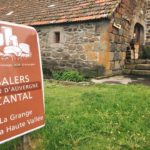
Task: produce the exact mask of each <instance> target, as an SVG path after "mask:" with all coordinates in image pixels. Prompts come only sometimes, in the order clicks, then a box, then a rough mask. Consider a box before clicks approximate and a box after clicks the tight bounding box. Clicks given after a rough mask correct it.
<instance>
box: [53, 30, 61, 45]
mask: <svg viewBox="0 0 150 150" xmlns="http://www.w3.org/2000/svg"><path fill="white" fill-rule="evenodd" d="M54 42H55V43H60V32H55V33H54Z"/></svg>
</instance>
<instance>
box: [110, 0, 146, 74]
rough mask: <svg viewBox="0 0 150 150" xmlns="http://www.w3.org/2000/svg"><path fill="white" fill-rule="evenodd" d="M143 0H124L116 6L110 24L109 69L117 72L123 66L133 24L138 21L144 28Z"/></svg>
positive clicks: (132, 32)
mask: <svg viewBox="0 0 150 150" xmlns="http://www.w3.org/2000/svg"><path fill="white" fill-rule="evenodd" d="M145 10H146V2H145V0H124V1H122V3H121V4H120V6H119V7H118V8H117V10H116V12H115V13H114V15H113V18H112V20H111V24H110V27H109V28H110V29H111V30H110V41H111V52H110V53H111V55H110V56H111V57H110V61H111V68H110V69H111V70H112V72H113V73H118V72H120V70H121V69H122V68H123V67H124V64H125V58H126V50H127V47H130V41H131V39H132V38H133V34H134V26H135V24H136V23H139V24H141V25H142V26H143V28H145V21H144V19H145Z"/></svg>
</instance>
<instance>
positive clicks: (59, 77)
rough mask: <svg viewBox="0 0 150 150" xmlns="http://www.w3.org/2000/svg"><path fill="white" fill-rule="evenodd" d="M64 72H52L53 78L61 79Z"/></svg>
mask: <svg viewBox="0 0 150 150" xmlns="http://www.w3.org/2000/svg"><path fill="white" fill-rule="evenodd" d="M62 74H63V72H61V71H53V72H52V78H53V79H55V80H61V77H62Z"/></svg>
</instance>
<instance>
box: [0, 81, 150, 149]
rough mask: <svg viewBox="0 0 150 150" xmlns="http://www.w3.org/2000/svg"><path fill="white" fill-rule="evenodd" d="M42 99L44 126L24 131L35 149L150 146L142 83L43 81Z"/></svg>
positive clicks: (147, 94) (149, 108) (146, 90)
mask: <svg viewBox="0 0 150 150" xmlns="http://www.w3.org/2000/svg"><path fill="white" fill-rule="evenodd" d="M45 105H46V127H45V128H43V129H41V130H39V131H36V132H34V133H32V134H30V135H31V139H32V146H33V149H35V150H130V149H132V150H136V149H139V150H149V149H150V87H148V86H143V85H104V84H103V85H91V86H76V85H70V86H67V85H66V86H65V85H62V84H57V83H48V82H45ZM16 142H19V140H15V141H12V142H9V143H6V144H3V145H1V146H0V149H1V150H13V149H15V147H16V145H15V144H16Z"/></svg>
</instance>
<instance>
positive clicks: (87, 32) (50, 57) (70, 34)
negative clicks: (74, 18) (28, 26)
mask: <svg viewBox="0 0 150 150" xmlns="http://www.w3.org/2000/svg"><path fill="white" fill-rule="evenodd" d="M108 24H109V21H108V20H102V21H99V22H85V23H76V24H66V25H62V26H41V27H37V31H38V33H39V37H40V45H41V53H42V60H43V67H44V68H47V69H49V70H50V71H52V70H69V69H75V70H78V71H80V72H82V73H83V74H85V75H87V76H97V75H100V74H107V73H109V72H110V61H109V50H110V42H109V32H108ZM56 31H57V32H58V31H59V32H60V43H55V42H54V33H55V32H56Z"/></svg>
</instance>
